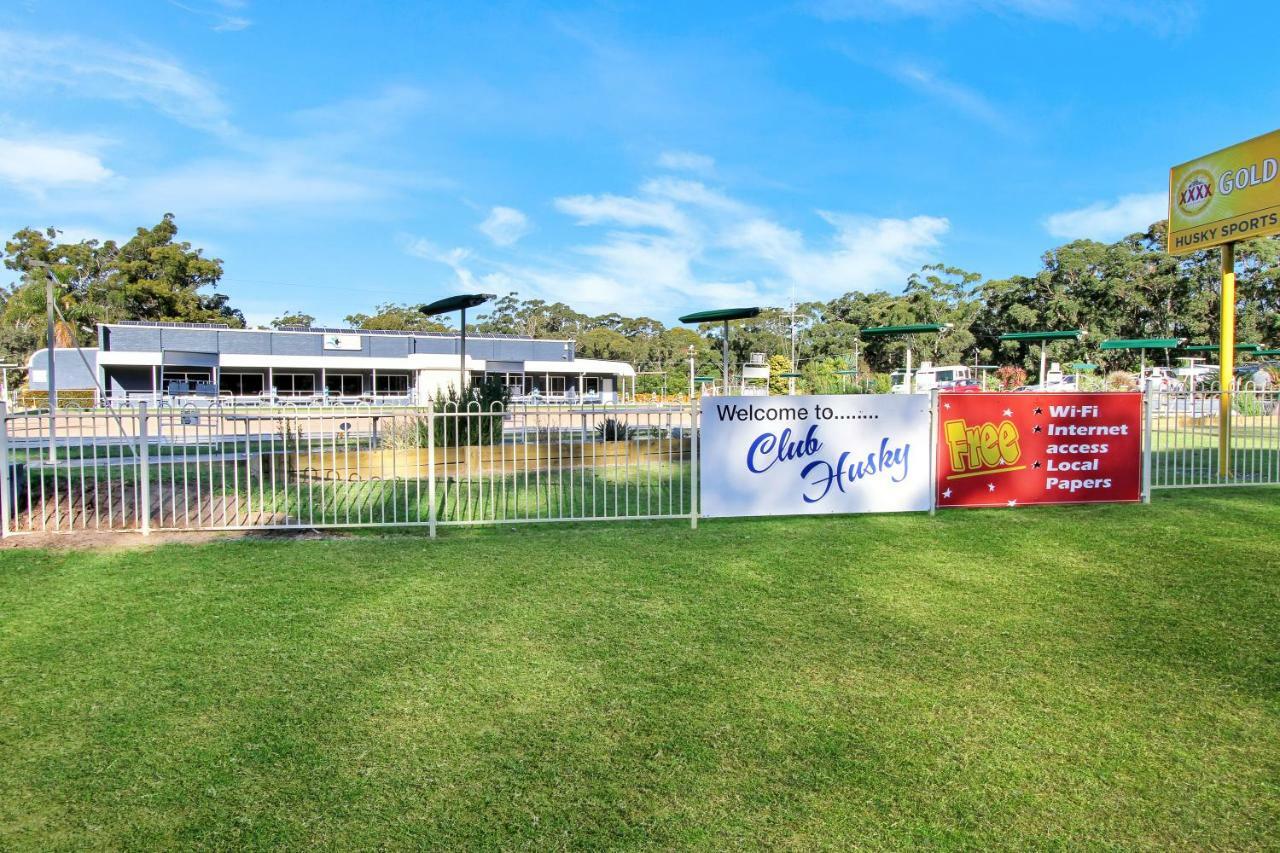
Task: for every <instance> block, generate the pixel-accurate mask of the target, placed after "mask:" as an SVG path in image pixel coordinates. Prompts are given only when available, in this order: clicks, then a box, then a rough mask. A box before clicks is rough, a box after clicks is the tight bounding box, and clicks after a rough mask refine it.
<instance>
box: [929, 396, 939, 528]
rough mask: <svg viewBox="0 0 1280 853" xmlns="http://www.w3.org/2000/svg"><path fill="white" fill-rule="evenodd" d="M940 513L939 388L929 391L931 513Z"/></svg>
mask: <svg viewBox="0 0 1280 853" xmlns="http://www.w3.org/2000/svg"><path fill="white" fill-rule="evenodd" d="M937 514H938V389H937V388H932V389H930V391H929V515H937Z"/></svg>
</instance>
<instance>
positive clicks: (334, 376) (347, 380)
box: [324, 373, 364, 397]
mask: <svg viewBox="0 0 1280 853" xmlns="http://www.w3.org/2000/svg"><path fill="white" fill-rule="evenodd" d="M324 390H325V392H326V393H327V394H328V395H329V396H331V397H359V396H360V395H361V394H363V393H364V376H362V375H361V374H359V373H326V374H325V377H324Z"/></svg>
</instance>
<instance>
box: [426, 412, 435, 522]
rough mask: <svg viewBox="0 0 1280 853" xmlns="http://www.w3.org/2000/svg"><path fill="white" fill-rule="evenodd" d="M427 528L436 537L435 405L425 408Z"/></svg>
mask: <svg viewBox="0 0 1280 853" xmlns="http://www.w3.org/2000/svg"><path fill="white" fill-rule="evenodd" d="M427 530H428V532H429V534H430V536H431V538H432V539H435V538H436V407H435V406H434V405H433V406H431V408H429V409H427Z"/></svg>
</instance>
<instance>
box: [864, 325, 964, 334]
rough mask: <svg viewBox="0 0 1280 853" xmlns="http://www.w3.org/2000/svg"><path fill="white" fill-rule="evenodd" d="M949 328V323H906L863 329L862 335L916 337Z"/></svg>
mask: <svg viewBox="0 0 1280 853" xmlns="http://www.w3.org/2000/svg"><path fill="white" fill-rule="evenodd" d="M949 328H951V324H950V323H908V324H907V325H905V326H872V327H871V328H870V329H863V330H862V334H864V335H918V334H925V333H929V332H941V331H942V330H943V329H949Z"/></svg>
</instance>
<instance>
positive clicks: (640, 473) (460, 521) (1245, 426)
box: [0, 387, 1280, 535]
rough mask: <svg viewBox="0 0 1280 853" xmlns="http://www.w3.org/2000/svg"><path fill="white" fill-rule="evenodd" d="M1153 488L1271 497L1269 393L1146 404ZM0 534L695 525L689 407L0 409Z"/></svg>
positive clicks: (1167, 398)
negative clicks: (1222, 410)
mask: <svg viewBox="0 0 1280 853" xmlns="http://www.w3.org/2000/svg"><path fill="white" fill-rule="evenodd" d="M1146 403H1147V407H1146V410H1147V414H1146V418H1145V425H1144V448H1145V451H1146V452H1145V454H1144V458H1145V463H1144V464H1145V465H1146V470H1145V471H1144V477H1143V479H1144V483H1145V484H1147V486H1148V489H1161V488H1184V487H1198V486H1224V485H1277V484H1280V394H1278V393H1277V392H1276V391H1273V390H1269V389H1257V388H1251V387H1246V388H1245V389H1244V390H1240V391H1236V392H1234V395H1233V400H1232V416H1231V444H1230V453H1229V454H1228V465H1227V466H1226V467H1223V466H1221V465H1220V464H1219V452H1218V423H1219V409H1218V406H1219V396H1218V394H1217V392H1216V391H1214V390H1212V389H1201V390H1198V391H1196V392H1188V391H1181V390H1180V391H1173V392H1164V391H1156V390H1152V391H1149V392H1148V393H1147V396H1146ZM0 413H3V414H2V415H0V420H2V421H3V426H4V428H3V429H0V530H3V533H4V535H13V534H26V533H39V532H46V533H72V532H79V531H89V530H133V531H140V532H143V533H147V532H150V531H152V530H234V529H273V528H339V527H377V526H424V527H427V528H429V529H430V531H431V532H432V533H433V534H434V532H435V530H436V528H437V527H438V526H440V525H474V524H514V523H527V522H547V521H594V520H614V519H656V518H688V519H690V522H691V523H692V524H695V525H696V523H697V516H698V497H697V481H698V472H697V466H698V461H699V452H698V431H697V429H696V428H695V424H696V416H695V412H694V409H693V408H692V407H691V406H688V405H685V406H663V405H627V404H610V405H586V406H574V405H568V404H560V405H511V406H507V407H495V408H493V409H491V410H485V411H481V410H480V409H479V408H478V407H475V406H473V407H472V408H471V409H470V410H466V409H464V410H462V411H459V410H457V409H445V410H442V411H437V410H435V408H434V407H430V406H424V407H393V406H345V407H341V408H318V409H297V408H271V407H261V406H254V407H244V408H237V407H231V406H211V407H194V406H186V407H181V408H175V407H169V406H158V407H157V406H148V405H147V404H146V403H140V404H138V405H137V406H122V407H117V408H114V409H106V410H104V409H92V410H84V411H78V410H74V409H70V410H62V411H59V412H58V414H57V416H56V418H51V417H50V414H49V412H47V411H36V412H7V411H4V409H3V407H2V406H0Z"/></svg>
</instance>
